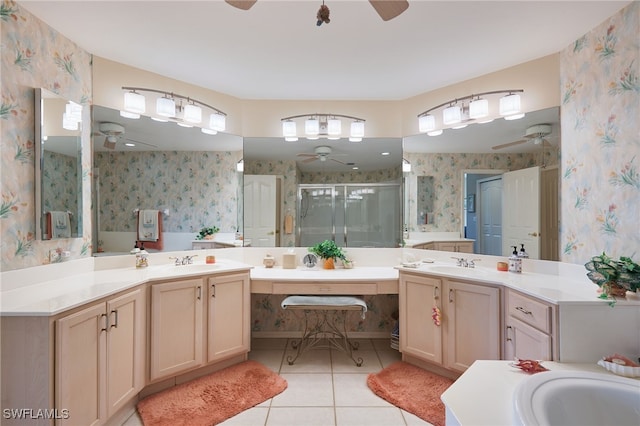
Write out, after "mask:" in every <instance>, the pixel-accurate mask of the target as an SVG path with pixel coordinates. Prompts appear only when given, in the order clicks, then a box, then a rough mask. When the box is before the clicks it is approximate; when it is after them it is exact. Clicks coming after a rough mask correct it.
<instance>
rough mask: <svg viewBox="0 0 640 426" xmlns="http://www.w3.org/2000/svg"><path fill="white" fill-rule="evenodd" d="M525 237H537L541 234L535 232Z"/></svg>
mask: <svg viewBox="0 0 640 426" xmlns="http://www.w3.org/2000/svg"><path fill="white" fill-rule="evenodd" d="M527 235H528V236H530V237H537V236H538V235H542V234H538V233H537V232H529V233H528V234H527Z"/></svg>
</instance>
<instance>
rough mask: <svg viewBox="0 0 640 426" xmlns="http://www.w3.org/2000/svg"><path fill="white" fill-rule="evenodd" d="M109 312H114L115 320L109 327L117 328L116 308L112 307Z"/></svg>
mask: <svg viewBox="0 0 640 426" xmlns="http://www.w3.org/2000/svg"><path fill="white" fill-rule="evenodd" d="M111 313H112V314H114V317H115V321H114V322H113V324H111V327H109V328H118V310H117V309H114V310H112V311H111Z"/></svg>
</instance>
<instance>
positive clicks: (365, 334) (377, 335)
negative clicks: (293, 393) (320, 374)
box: [251, 331, 391, 339]
mask: <svg viewBox="0 0 640 426" xmlns="http://www.w3.org/2000/svg"><path fill="white" fill-rule="evenodd" d="M300 334H301V332H300V331H252V332H251V337H252V338H255V339H277V338H281V339H299V338H300ZM349 338H350V339H391V334H390V333H389V332H388V331H352V332H349Z"/></svg>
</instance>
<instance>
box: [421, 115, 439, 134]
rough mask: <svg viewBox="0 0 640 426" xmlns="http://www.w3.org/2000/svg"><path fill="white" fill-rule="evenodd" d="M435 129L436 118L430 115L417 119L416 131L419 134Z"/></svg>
mask: <svg viewBox="0 0 640 426" xmlns="http://www.w3.org/2000/svg"><path fill="white" fill-rule="evenodd" d="M435 128H436V117H435V116H433V115H432V114H427V115H422V116H420V117H418V130H419V131H420V133H426V132H430V131H432V130H435Z"/></svg>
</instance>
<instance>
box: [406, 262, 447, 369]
mask: <svg viewBox="0 0 640 426" xmlns="http://www.w3.org/2000/svg"><path fill="white" fill-rule="evenodd" d="M441 291H442V281H441V280H439V279H435V278H429V277H422V276H416V275H409V274H401V276H400V290H399V306H400V352H403V353H405V352H406V353H407V354H410V355H415V356H418V357H420V358H422V359H424V360H428V361H432V362H436V363H441V362H442V330H441V327H440V326H437V325H435V323H434V320H433V318H432V310H433V308H434V307H435V306H437V307H438V308H442V301H441Z"/></svg>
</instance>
